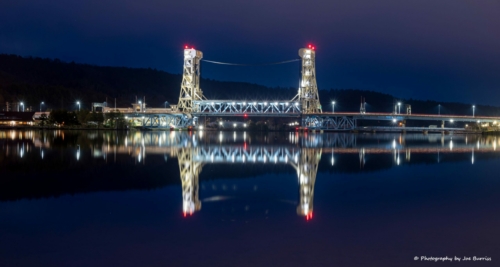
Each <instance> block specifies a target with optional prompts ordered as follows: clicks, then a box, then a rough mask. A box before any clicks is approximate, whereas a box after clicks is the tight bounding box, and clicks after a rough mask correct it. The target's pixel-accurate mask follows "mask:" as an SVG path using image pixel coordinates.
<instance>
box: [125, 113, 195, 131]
mask: <svg viewBox="0 0 500 267" xmlns="http://www.w3.org/2000/svg"><path fill="white" fill-rule="evenodd" d="M129 117H131V118H134V117H133V116H129ZM140 119H141V126H142V127H143V128H149V129H152V128H165V129H170V128H186V127H188V126H194V125H195V124H196V122H197V120H198V118H197V117H193V116H191V115H190V114H182V113H175V114H174V113H172V114H140Z"/></svg>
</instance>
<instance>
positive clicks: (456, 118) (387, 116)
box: [308, 112, 500, 123]
mask: <svg viewBox="0 0 500 267" xmlns="http://www.w3.org/2000/svg"><path fill="white" fill-rule="evenodd" d="M308 116H323V117H343V116H345V117H353V118H355V119H358V120H393V119H396V120H397V121H403V120H426V121H447V122H449V121H451V120H453V122H489V123H493V122H499V121H500V117H490V116H464V115H438V114H394V113H384V112H370V113H368V112H367V113H364V114H362V113H359V112H334V113H333V112H323V113H313V114H308Z"/></svg>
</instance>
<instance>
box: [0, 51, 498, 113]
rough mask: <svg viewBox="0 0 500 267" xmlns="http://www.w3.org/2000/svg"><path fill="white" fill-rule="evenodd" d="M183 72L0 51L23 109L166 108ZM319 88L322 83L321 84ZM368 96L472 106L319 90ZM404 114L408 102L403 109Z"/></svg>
mask: <svg viewBox="0 0 500 267" xmlns="http://www.w3.org/2000/svg"><path fill="white" fill-rule="evenodd" d="M181 80H182V76H181V75H180V74H171V73H167V72H164V71H159V70H156V69H151V68H148V69H145V68H142V69H137V68H126V67H101V66H94V65H87V64H78V63H74V62H71V63H67V62H62V61H60V60H58V59H42V58H32V57H27V58H24V57H20V56H17V55H5V54H0V110H3V109H5V102H7V101H8V102H18V101H23V102H24V103H25V107H30V106H32V107H33V109H38V106H39V104H40V102H41V101H44V102H45V105H46V107H47V108H49V109H59V108H65V109H74V108H76V105H75V103H76V101H77V100H79V101H80V102H81V103H82V108H86V109H88V108H89V107H90V103H91V102H104V101H105V100H106V98H107V100H108V103H109V104H110V106H113V105H114V99H115V98H116V101H117V106H121V107H125V106H126V107H128V106H130V103H132V102H135V99H136V96H137V97H138V98H142V97H143V96H145V97H146V103H148V106H150V107H162V106H163V105H164V103H165V101H168V102H169V103H172V104H177V99H178V97H179V91H180V84H181ZM200 83H201V89H202V90H203V93H204V95H205V96H206V97H207V98H209V99H245V100H249V101H251V100H253V99H256V100H260V99H269V100H283V99H291V98H293V97H294V96H295V95H296V94H297V88H269V87H266V86H262V85H257V84H251V83H243V82H222V81H214V80H210V79H201V81H200ZM319 87H320V88H321V85H320V86H319ZM362 96H363V97H365V99H366V102H367V103H368V105H367V111H368V112H370V111H380V112H382V111H384V112H390V111H392V109H393V107H394V104H395V103H396V102H398V101H401V102H402V103H403V104H411V105H412V111H413V113H437V112H438V104H441V113H442V114H464V115H465V114H472V109H471V105H470V104H462V103H448V102H440V103H438V102H436V101H422V100H414V99H398V98H397V96H392V95H389V94H383V93H379V92H374V91H363V90H356V89H329V90H320V99H321V104H322V106H323V110H324V111H331V108H332V106H331V101H332V100H335V101H336V105H335V110H336V111H359V105H360V99H361V97H362ZM401 111H402V112H404V106H402V107H401ZM476 114H477V115H500V108H499V107H493V106H483V105H477V106H476Z"/></svg>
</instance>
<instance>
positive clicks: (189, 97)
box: [177, 47, 204, 113]
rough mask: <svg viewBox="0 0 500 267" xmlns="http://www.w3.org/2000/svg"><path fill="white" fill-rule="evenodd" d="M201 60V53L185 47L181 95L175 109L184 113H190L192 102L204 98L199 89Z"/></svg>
mask: <svg viewBox="0 0 500 267" xmlns="http://www.w3.org/2000/svg"><path fill="white" fill-rule="evenodd" d="M202 58H203V53H202V52H201V51H198V50H195V49H193V48H187V47H186V49H184V67H183V71H182V84H181V94H180V96H179V103H178V104H177V108H178V109H179V110H180V111H182V112H184V113H191V112H192V111H193V101H195V100H202V99H203V98H204V96H203V92H202V91H201V89H200V61H201V59H202Z"/></svg>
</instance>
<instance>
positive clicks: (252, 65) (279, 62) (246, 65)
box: [201, 58, 301, 67]
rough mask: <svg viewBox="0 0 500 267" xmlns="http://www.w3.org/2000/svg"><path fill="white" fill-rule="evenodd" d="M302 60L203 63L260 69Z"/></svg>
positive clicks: (209, 61)
mask: <svg viewBox="0 0 500 267" xmlns="http://www.w3.org/2000/svg"><path fill="white" fill-rule="evenodd" d="M300 60H301V59H300V58H296V59H290V60H284V61H278V62H269V63H259V64H242V63H228V62H220V61H212V60H206V59H202V60H201V61H203V62H208V63H213V64H219V65H230V66H244V67H259V66H270V65H279V64H287V63H292V62H297V61H300Z"/></svg>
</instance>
